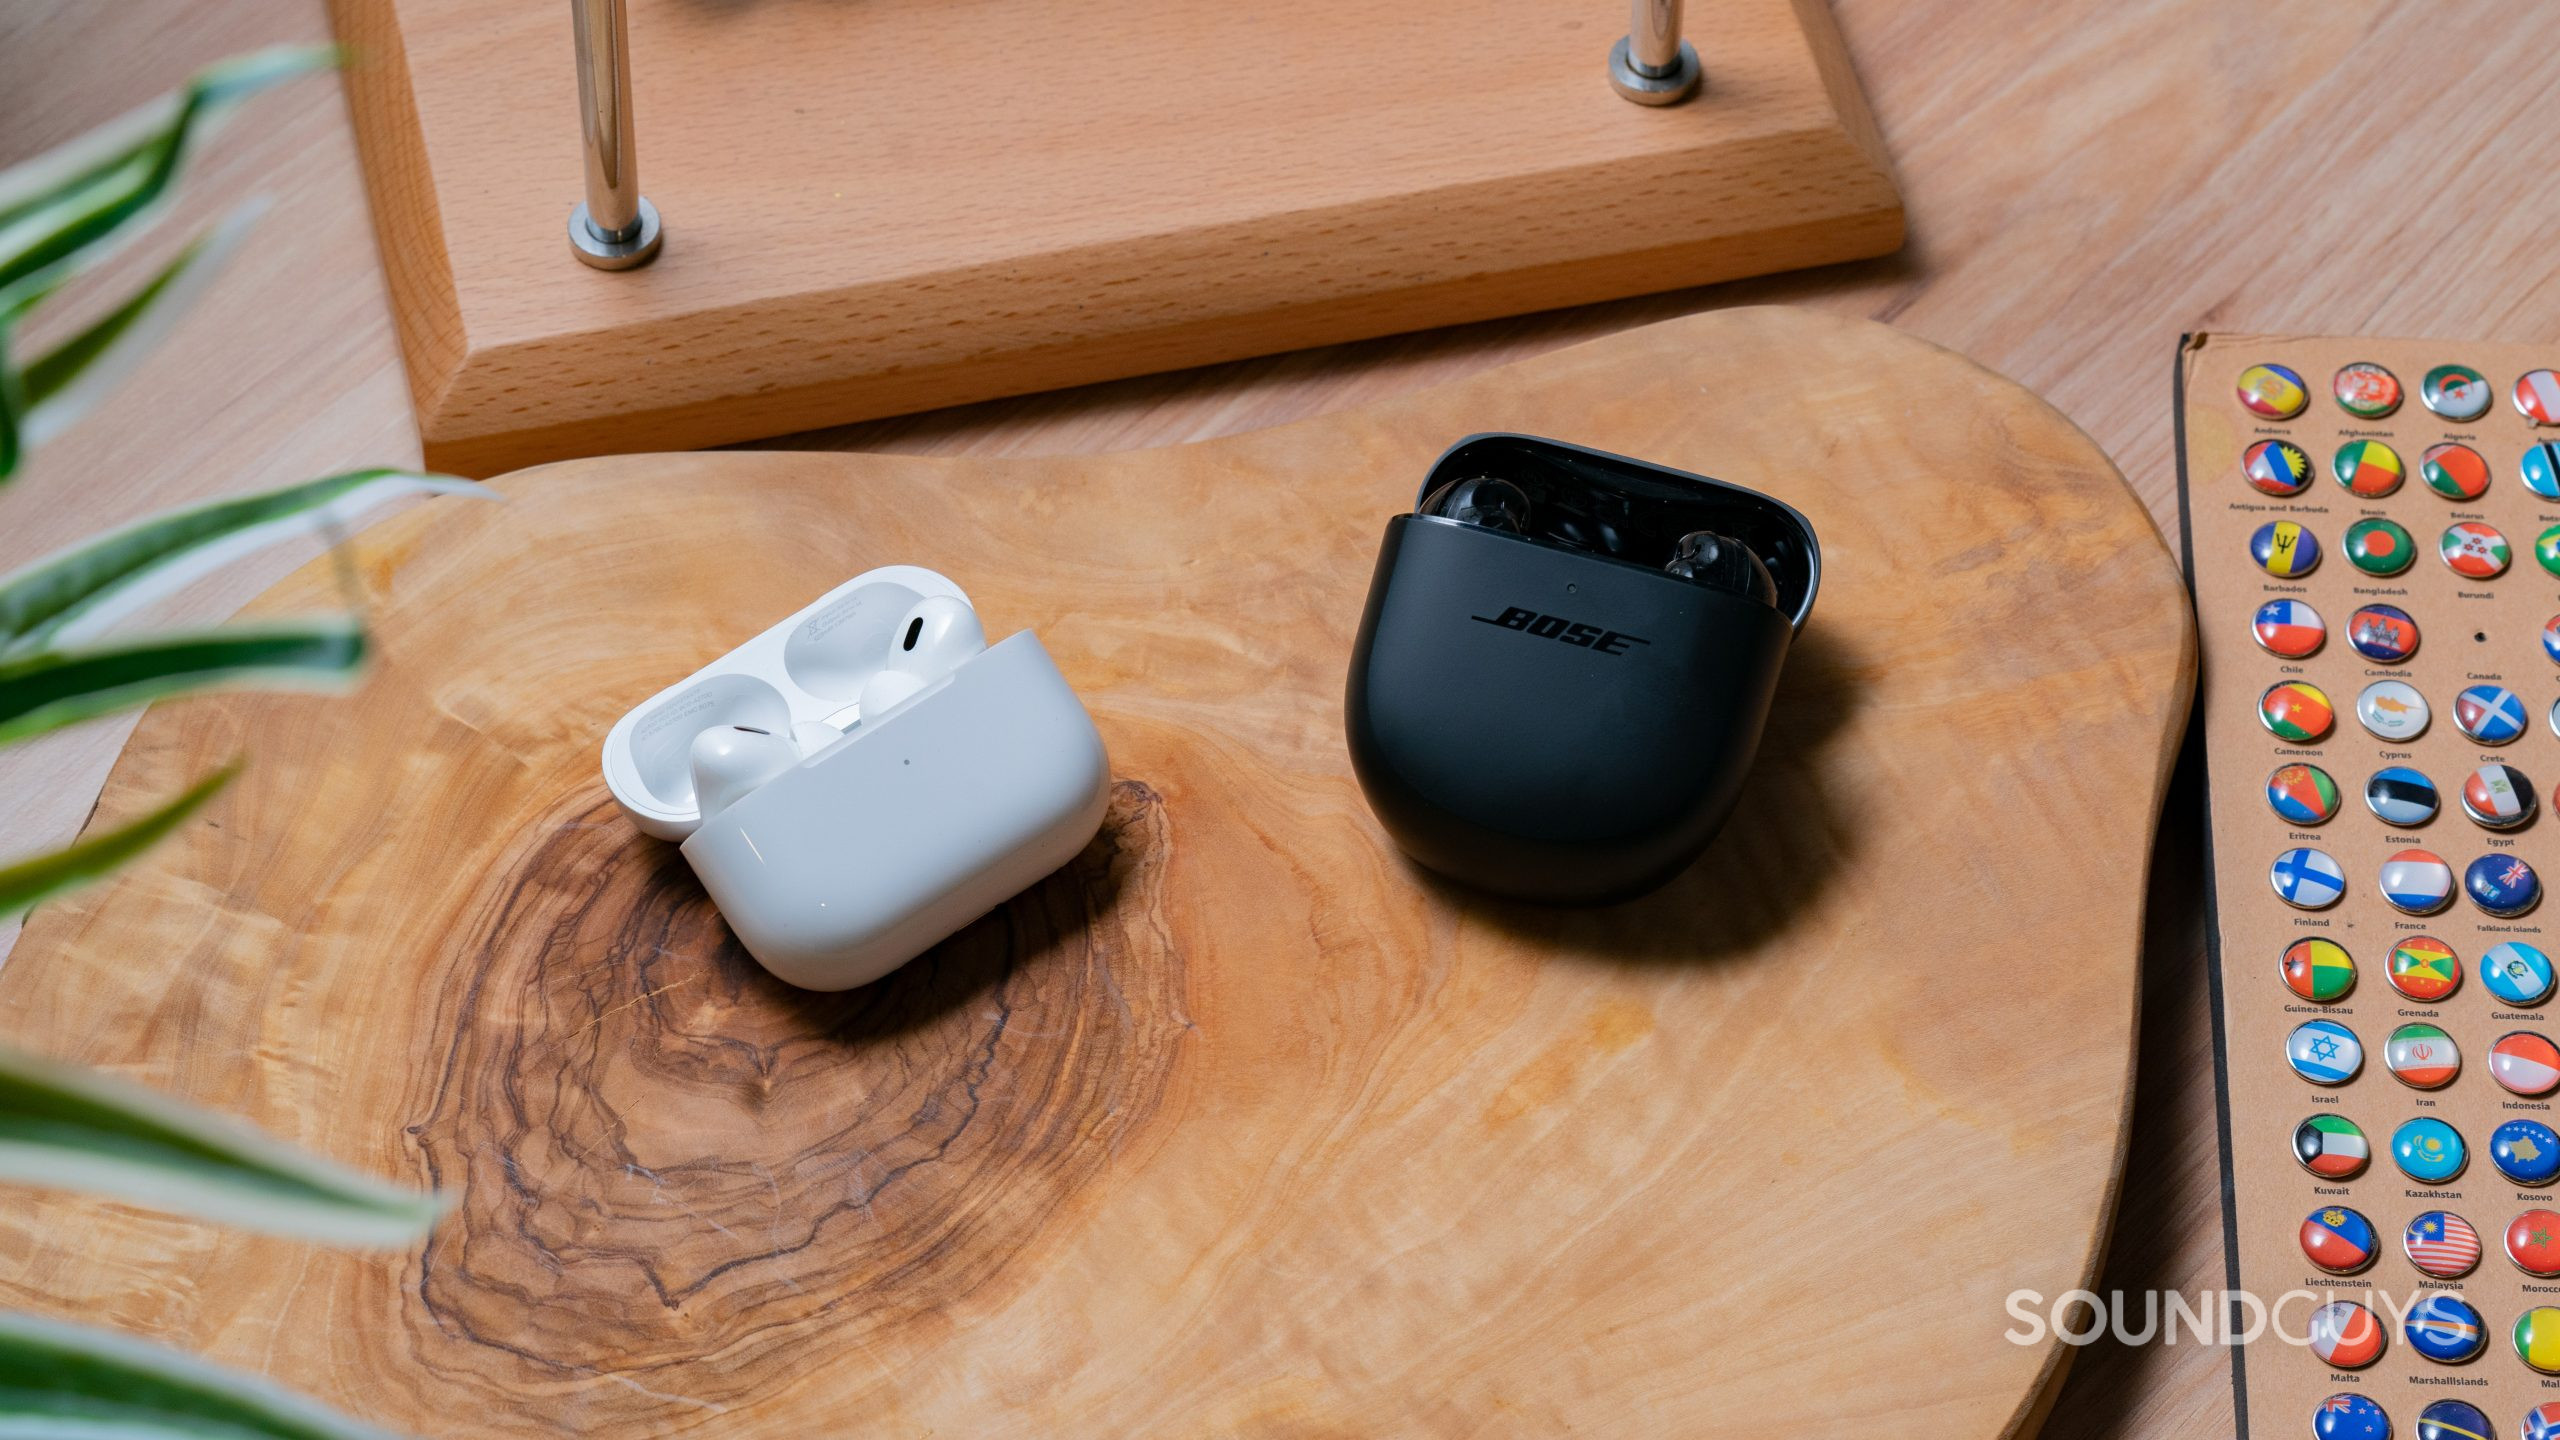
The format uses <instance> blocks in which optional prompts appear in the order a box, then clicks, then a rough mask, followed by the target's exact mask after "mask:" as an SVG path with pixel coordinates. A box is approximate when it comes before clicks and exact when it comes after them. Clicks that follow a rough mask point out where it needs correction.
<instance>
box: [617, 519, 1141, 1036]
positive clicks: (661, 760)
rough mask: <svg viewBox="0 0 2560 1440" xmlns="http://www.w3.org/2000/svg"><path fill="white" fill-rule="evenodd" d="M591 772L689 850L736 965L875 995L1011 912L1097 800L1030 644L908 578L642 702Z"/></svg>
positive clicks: (903, 570) (1085, 823) (876, 587)
mask: <svg viewBox="0 0 2560 1440" xmlns="http://www.w3.org/2000/svg"><path fill="white" fill-rule="evenodd" d="M866 711H868V712H870V713H866ZM839 732H841V733H839ZM698 777H699V778H700V779H701V780H702V781H703V782H704V788H706V789H707V790H708V792H709V794H708V796H707V798H708V799H710V800H711V801H712V802H713V803H712V813H711V814H710V816H709V818H707V819H706V818H705V817H704V814H703V801H704V798H706V797H704V796H701V795H698V794H697V778H698ZM604 778H605V784H606V786H607V787H608V788H609V789H611V790H612V792H613V798H614V799H615V800H616V801H618V802H620V804H621V806H622V809H623V811H624V813H626V814H628V815H629V816H630V817H631V819H632V821H633V822H634V823H635V824H637V825H638V826H639V827H640V828H641V829H642V830H644V831H646V832H648V833H649V834H651V835H654V836H657V837H659V838H661V839H666V840H681V841H682V842H683V847H682V848H683V852H684V857H685V859H686V860H687V861H688V862H690V863H691V864H692V866H693V871H694V874H695V875H697V876H699V877H700V878H701V880H702V885H703V888H704V889H705V890H707V891H709V892H710V894H711V899H712V902H713V903H714V904H716V905H718V906H719V908H720V913H721V915H722V917H723V918H725V919H726V920H727V921H728V922H729V928H730V929H731V930H732V931H734V932H735V933H736V934H737V937H738V939H739V941H740V942H741V943H742V944H744V945H745V946H746V948H747V952H748V953H749V954H751V955H753V956H755V958H756V959H757V960H758V961H759V962H760V963H762V964H763V965H764V967H765V968H766V969H767V970H770V971H772V972H773V973H774V974H775V975H776V976H778V977H780V978H781V979H783V980H786V981H788V982H790V983H791V984H794V985H798V986H802V987H805V988H807V989H811V990H849V989H851V988H853V987H854V986H857V985H864V984H868V983H870V982H871V981H873V980H876V979H878V978H880V977H881V976H883V975H885V974H887V973H889V972H890V971H892V970H894V969H896V968H898V967H899V966H900V965H903V964H905V963H906V962H907V961H909V960H911V959H914V958H915V957H916V956H917V955H920V954H922V953H923V952H924V951H925V950H927V949H929V948H931V947H932V946H933V945H934V944H936V943H937V942H939V941H941V940H942V939H944V938H945V937H947V936H949V935H951V934H952V933H953V932H955V931H957V930H959V929H960V928H961V927H962V926H964V925H967V924H968V923H969V922H970V921H972V920H975V919H976V918H978V917H979V916H981V915H983V914H985V913H986V912H988V911H989V910H992V909H994V908H995V907H996V906H998V905H1001V904H1003V903H1004V902H1005V901H1006V900H1007V899H1009V898H1011V897H1012V896H1013V895H1015V894H1016V893H1018V892H1020V891H1022V890H1023V889H1025V888H1027V887H1029V886H1030V885H1032V884H1033V883H1035V882H1037V881H1038V880H1040V879H1041V878H1042V877H1044V876H1046V875H1047V874H1049V873H1050V872H1051V871H1053V870H1055V869H1057V868H1058V867H1059V866H1061V865H1063V864H1065V863H1066V862H1067V861H1068V860H1070V859H1072V858H1074V856H1075V855H1076V853H1077V852H1078V851H1080V850H1082V849H1083V848H1084V847H1085V846H1086V845H1087V844H1088V843H1089V842H1091V841H1092V839H1093V837H1094V835H1095V833H1096V832H1097V831H1099V830H1100V829H1101V828H1102V816H1103V811H1104V809H1105V807H1106V806H1107V805H1108V803H1109V799H1110V764H1109V759H1108V757H1107V756H1106V755H1105V754H1104V753H1103V748H1102V736H1101V735H1100V733H1099V732H1097V731H1096V730H1095V729H1094V727H1093V720H1092V717H1090V716H1088V715H1087V714H1086V713H1085V709H1084V705H1083V703H1082V702H1081V701H1079V700H1077V699H1076V696H1075V692H1074V691H1072V690H1070V689H1068V688H1067V682H1066V679H1065V677H1063V676H1061V675H1060V674H1059V673H1058V667H1057V666H1056V665H1055V664H1054V663H1052V662H1051V661H1050V659H1049V652H1048V651H1047V650H1044V649H1042V648H1041V645H1040V641H1039V640H1038V639H1037V638H1036V637H1035V636H1033V635H1032V633H1031V632H1030V631H1028V630H1024V631H1021V632H1018V633H1016V634H1015V635H1013V636H1011V637H1009V638H1007V639H1005V640H1002V641H999V642H997V643H996V644H993V645H988V644H986V643H985V641H984V638H983V632H982V631H980V630H979V629H978V627H977V620H976V616H975V613H974V611H971V610H970V609H969V608H968V597H967V596H966V595H964V594H962V593H961V591H960V587H959V586H957V585H954V584H952V583H951V582H950V581H949V580H947V579H945V578H943V577H942V576H940V575H937V574H935V573H934V572H932V571H930V570H923V569H918V568H916V567H914V566H908V565H891V566H885V567H883V568H881V569H878V570H871V571H867V572H865V573H863V574H861V575H857V576H855V577H854V578H853V579H851V580H848V581H846V582H845V583H844V584H842V585H839V586H837V587H836V588H835V589H833V590H831V591H829V592H827V593H826V594H825V595H823V596H821V597H819V599H818V600H817V601H816V602H814V603H812V604H811V605H809V606H808V607H807V608H805V609H803V610H801V611H800V612H799V613H798V614H795V615H793V616H791V617H790V618H788V619H786V620H784V621H783V622H782V623H780V624H778V625H775V626H774V627H773V628H771V629H769V630H767V631H765V632H764V633H763V634H761V635H758V636H756V637H755V638H754V639H752V640H749V641H748V642H746V643H745V644H743V645H741V646H739V647H738V648H737V649H735V650H732V651H730V652H729V653H728V654H726V655H723V656H721V657H720V658H719V659H717V660H714V661H712V662H711V663H710V664H708V665H705V666H703V667H702V668H701V669H699V670H697V671H695V672H694V673H693V674H692V675H690V676H687V677H686V678H685V679H683V680H681V681H679V682H677V683H676V684H674V685H671V686H668V687H667V688H666V689H664V690H661V691H659V692H658V693H657V694H655V695H653V696H651V697H649V699H648V700H646V701H644V702H642V703H641V704H640V705H639V706H638V707H636V708H635V709H633V710H632V711H631V713H629V714H627V715H625V716H623V717H622V718H621V719H620V720H619V721H617V722H615V724H614V727H613V730H612V732H611V733H610V734H608V735H606V736H605V742H604ZM732 797H734V798H732Z"/></svg>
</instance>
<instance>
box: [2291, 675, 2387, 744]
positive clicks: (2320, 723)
mask: <svg viewBox="0 0 2560 1440" xmlns="http://www.w3.org/2000/svg"><path fill="white" fill-rule="evenodd" d="M2409 693H2411V694H2413V695H2414V694H2416V693H2417V692H2416V691H2414V690H2413V691H2411V692H2409ZM2418 703H2419V704H2420V705H2424V704H2426V702H2425V701H2424V700H2421V701H2419V702H2418ZM2258 723H2259V724H2261V725H2264V726H2266V727H2267V733H2268V734H2270V735H2273V736H2274V737H2276V738H2277V739H2279V740H2290V741H2292V742H2293V743H2295V744H2297V745H2312V744H2317V743H2318V742H2319V741H2320V739H2321V738H2322V737H2323V736H2325V735H2327V734H2328V733H2329V727H2330V726H2332V725H2335V724H2336V723H2338V712H2337V711H2336V710H2334V709H2332V708H2330V705H2329V692H2327V691H2325V690H2323V689H2321V688H2320V687H2319V686H2317V685H2314V684H2312V683H2311V682H2310V681H2308V680H2286V681H2282V682H2280V683H2278V684H2274V685H2270V686H2268V687H2267V693H2266V694H2264V695H2261V696H2259V697H2258Z"/></svg>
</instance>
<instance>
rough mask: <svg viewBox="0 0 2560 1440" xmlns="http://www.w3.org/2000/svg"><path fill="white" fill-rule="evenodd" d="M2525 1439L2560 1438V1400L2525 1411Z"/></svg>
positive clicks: (2490, 1439)
mask: <svg viewBox="0 0 2560 1440" xmlns="http://www.w3.org/2000/svg"><path fill="white" fill-rule="evenodd" d="M2384 1440H2389V1437H2388V1436H2385V1437H2384ZM2489 1440H2496V1437H2495V1436H2491V1437H2489ZM2524 1440H2560V1400H2546V1401H2544V1402H2543V1403H2542V1404H2539V1405H2536V1406H2534V1407H2533V1408H2532V1409H2530V1410H2527V1411H2526V1412H2524Z"/></svg>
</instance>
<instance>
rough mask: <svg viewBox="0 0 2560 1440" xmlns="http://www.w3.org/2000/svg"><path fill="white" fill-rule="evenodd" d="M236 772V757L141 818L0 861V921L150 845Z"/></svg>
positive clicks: (96, 876) (102, 873) (82, 882)
mask: <svg viewBox="0 0 2560 1440" xmlns="http://www.w3.org/2000/svg"><path fill="white" fill-rule="evenodd" d="M239 773H240V762H239V761H237V760H234V761H232V762H231V763H230V764H228V765H225V766H223V767H222V768H221V769H219V770H216V771H214V772H213V773H212V774H210V775H207V776H206V777H204V778H203V779H202V780H199V781H197V782H196V783H195V784H193V785H190V786H188V787H187V789H186V790H185V791H184V792H183V793H181V794H180V795H179V796H178V798H176V799H175V800H172V801H170V802H169V803H167V804H165V805H163V806H161V807H160V808H159V809H157V810H154V811H152V812H151V813H150V814H148V815H145V816H143V817H142V818H141V819H139V820H134V821H129V822H127V823H125V824H123V825H119V826H117V827H116V828H114V829H112V830H108V831H105V832H102V833H99V834H94V835H83V836H81V837H80V838H79V839H78V840H76V841H74V842H72V843H71V844H69V845H66V846H64V847H63V848H61V849H59V850H51V851H47V852H46V853H44V854H42V855H33V856H29V857H28V858H27V859H24V860H19V861H14V862H12V863H10V864H7V865H0V920H6V919H8V918H9V917H10V916H12V915H15V914H18V913H20V912H21V911H24V910H27V909H29V908H31V907H33V906H35V905H37V904H39V903H40V902H42V901H44V900H47V899H50V898H52V897H53V896H56V895H59V894H61V893H63V892H64V891H66V890H72V889H76V888H78V887H79V886H82V885H86V884H88V883H89V882H90V881H92V880H96V879H99V878H101V877H103V876H105V875H106V874H107V873H108V872H109V871H111V870H114V869H116V868H117V867H119V866H121V865H123V864H124V863H125V862H126V861H128V860H131V859H133V858H134V857H135V856H137V855H140V854H141V853H142V852H143V851H145V850H148V849H150V848H151V847H152V846H153V845H156V844H158V843H159V842H160V840H161V838H162V837H163V836H166V835H167V834H168V833H169V832H170V831H172V830H175V829H177V828H178V826H180V825H181V824H183V823H185V821H186V818H187V817H188V816H190V815H193V814H194V813H196V811H198V810H200V809H202V808H203V807H204V802H206V801H207V800H210V799H212V798H213V797H214V796H215V795H216V794H217V793H219V792H220V791H221V789H222V787H223V786H225V785H228V784H230V783H231V781H232V778H233V777H234V776H237V775H238V774H239Z"/></svg>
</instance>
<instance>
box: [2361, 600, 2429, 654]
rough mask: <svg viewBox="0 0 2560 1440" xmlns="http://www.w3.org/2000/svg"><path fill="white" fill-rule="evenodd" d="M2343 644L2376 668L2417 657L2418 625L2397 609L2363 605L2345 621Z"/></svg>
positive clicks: (2391, 606)
mask: <svg viewBox="0 0 2560 1440" xmlns="http://www.w3.org/2000/svg"><path fill="white" fill-rule="evenodd" d="M2347 643H2348V644H2350V645H2353V646H2354V647H2355V648H2356V653H2357V654H2359V655H2361V656H2363V657H2364V658H2366V659H2367V660H2370V661H2372V662H2374V663H2375V664H2377V665H2397V664H2399V663H2400V662H2402V661H2404V660H2406V659H2408V658H2409V657H2410V656H2412V655H2415V654H2417V653H2418V622H2417V621H2416V620H2415V619H2413V618H2411V616H2410V614H2409V612H2408V611H2406V610H2403V609H2401V608H2400V607H2399V606H2397V605H2366V606H2362V607H2360V608H2359V609H2358V610H2357V611H2356V613H2354V614H2353V615H2350V616H2348V617H2347Z"/></svg>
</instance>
